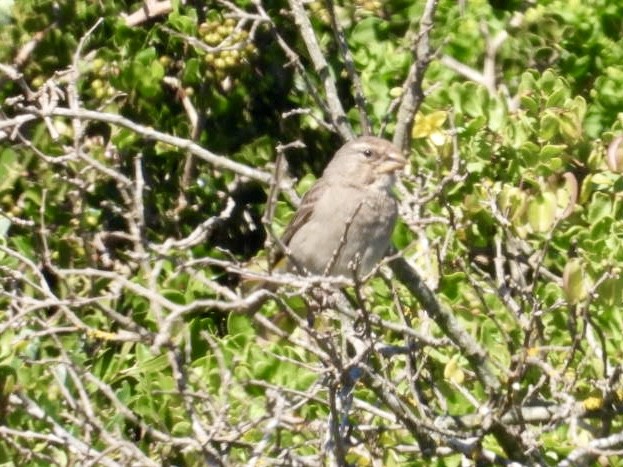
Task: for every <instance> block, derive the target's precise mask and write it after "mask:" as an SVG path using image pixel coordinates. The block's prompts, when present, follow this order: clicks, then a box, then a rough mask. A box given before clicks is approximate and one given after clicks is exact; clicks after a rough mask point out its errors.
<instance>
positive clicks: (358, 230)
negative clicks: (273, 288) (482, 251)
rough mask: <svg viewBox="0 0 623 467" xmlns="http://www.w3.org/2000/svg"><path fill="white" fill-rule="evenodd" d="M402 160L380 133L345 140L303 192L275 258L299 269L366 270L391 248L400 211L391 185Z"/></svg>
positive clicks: (309, 271)
mask: <svg viewBox="0 0 623 467" xmlns="http://www.w3.org/2000/svg"><path fill="white" fill-rule="evenodd" d="M406 164H407V160H406V158H405V157H404V156H403V154H402V153H401V151H400V150H399V149H398V148H397V147H396V146H394V145H393V144H392V143H391V142H389V141H387V140H385V139H382V138H377V137H374V136H361V137H358V138H355V139H353V140H351V141H348V142H347V143H346V144H344V145H343V146H342V147H341V148H340V149H339V150H338V151H337V152H336V153H335V155H334V157H333V158H332V159H331V161H330V162H329V164H328V165H327V167H326V168H325V170H324V172H323V173H322V176H321V177H320V178H319V179H318V180H317V181H316V182H315V183H314V185H313V186H312V187H311V189H310V190H309V191H308V192H307V193H305V195H304V196H303V198H302V200H301V204H300V206H299V208H298V209H297V211H296V212H295V214H294V216H293V218H292V220H291V221H290V223H289V224H288V226H287V227H286V229H285V230H284V233H283V235H282V237H281V240H280V242H279V244H280V246H281V248H282V251H281V252H280V253H279V254H278V255H277V257H276V258H275V263H277V264H279V263H281V264H283V262H284V261H285V262H286V265H285V269H286V270H287V271H288V272H294V273H298V274H309V275H322V276H346V277H353V274H355V275H356V276H357V277H364V276H365V275H367V274H368V273H370V272H371V271H372V270H373V269H374V267H375V266H376V265H377V264H378V263H379V262H380V261H381V260H382V259H383V257H384V256H385V254H386V253H387V251H388V249H389V245H390V237H391V234H392V232H393V229H394V225H395V223H396V219H397V216H398V207H397V202H396V199H395V198H394V196H393V194H392V188H393V187H394V184H395V181H396V172H397V171H399V170H401V169H403V168H404V167H405V165H406ZM280 269H283V266H282V267H281V268H280Z"/></svg>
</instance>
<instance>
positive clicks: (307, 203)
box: [281, 180, 327, 245]
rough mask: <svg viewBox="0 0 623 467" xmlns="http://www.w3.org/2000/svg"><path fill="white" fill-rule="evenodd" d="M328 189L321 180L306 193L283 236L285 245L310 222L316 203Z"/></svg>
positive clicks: (282, 239)
mask: <svg viewBox="0 0 623 467" xmlns="http://www.w3.org/2000/svg"><path fill="white" fill-rule="evenodd" d="M326 188H327V184H326V183H324V182H323V180H319V181H317V182H316V183H315V184H314V185H313V186H312V187H311V188H310V190H309V191H308V192H307V193H305V195H304V196H303V199H302V200H301V205H300V206H299V208H298V209H297V210H296V212H295V213H294V217H292V220H291V221H290V223H289V224H288V226H287V227H286V229H285V230H284V232H283V235H282V236H281V241H282V242H283V244H284V245H288V244H289V243H290V240H292V237H294V234H295V233H296V232H298V230H299V229H300V228H301V227H302V226H303V225H305V223H306V222H307V221H308V220H309V218H310V217H311V215H312V213H313V212H314V206H316V202H317V201H318V199H319V198H320V197H321V196H322V194H323V193H325V190H326Z"/></svg>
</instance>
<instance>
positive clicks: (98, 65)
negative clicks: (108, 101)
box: [90, 57, 119, 99]
mask: <svg viewBox="0 0 623 467" xmlns="http://www.w3.org/2000/svg"><path fill="white" fill-rule="evenodd" d="M90 71H92V72H93V74H95V76H97V78H95V79H94V80H93V81H91V90H92V91H93V95H94V96H95V97H96V98H97V99H103V98H104V97H110V96H113V95H114V94H115V92H116V90H115V88H114V87H113V86H112V85H111V84H110V76H111V75H116V74H118V73H119V68H118V67H117V64H116V63H114V62H112V63H108V62H106V61H105V60H104V59H103V58H99V57H98V58H96V59H95V60H93V61H92V62H91V64H90Z"/></svg>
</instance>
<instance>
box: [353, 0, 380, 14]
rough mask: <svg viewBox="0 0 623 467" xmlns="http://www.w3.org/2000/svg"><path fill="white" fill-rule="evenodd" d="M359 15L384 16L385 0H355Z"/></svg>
mask: <svg viewBox="0 0 623 467" xmlns="http://www.w3.org/2000/svg"><path fill="white" fill-rule="evenodd" d="M354 3H355V8H356V11H357V13H358V14H359V16H368V15H374V16H383V2H381V1H380V0H354Z"/></svg>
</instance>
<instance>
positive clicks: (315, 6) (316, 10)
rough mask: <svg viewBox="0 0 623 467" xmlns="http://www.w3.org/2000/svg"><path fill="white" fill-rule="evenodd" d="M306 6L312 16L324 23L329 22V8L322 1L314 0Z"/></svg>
mask: <svg viewBox="0 0 623 467" xmlns="http://www.w3.org/2000/svg"><path fill="white" fill-rule="evenodd" d="M307 7H308V8H309V11H310V12H311V16H312V18H317V19H318V20H320V22H322V23H325V24H330V23H331V17H330V16H329V10H327V7H326V6H325V3H324V2H319V1H314V2H310V3H309V4H308V5H307Z"/></svg>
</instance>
